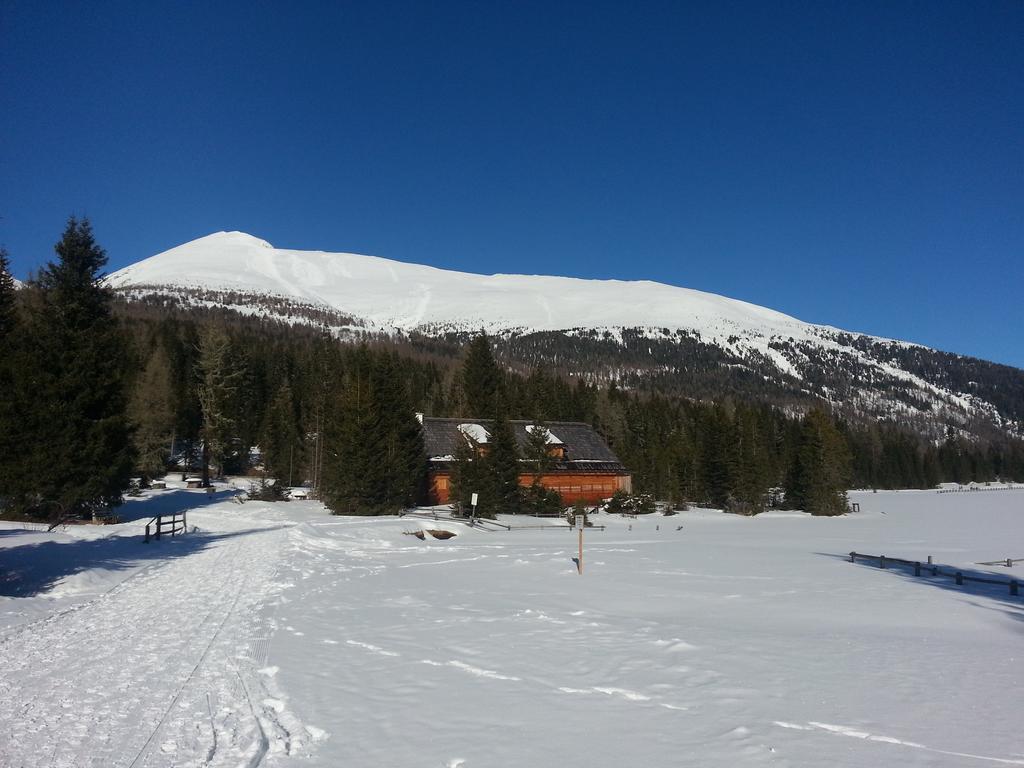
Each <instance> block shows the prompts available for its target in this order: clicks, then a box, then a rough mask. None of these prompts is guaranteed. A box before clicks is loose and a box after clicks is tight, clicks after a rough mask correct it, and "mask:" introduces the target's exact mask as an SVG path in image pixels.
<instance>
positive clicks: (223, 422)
mask: <svg viewBox="0 0 1024 768" xmlns="http://www.w3.org/2000/svg"><path fill="white" fill-rule="evenodd" d="M242 376H243V371H242V369H241V367H240V366H239V365H238V361H237V360H236V358H235V356H234V355H233V354H232V348H231V339H230V338H229V337H228V335H227V333H225V332H224V330H223V329H222V328H218V327H216V326H214V327H210V328H207V329H205V330H204V331H203V333H202V334H201V335H200V337H199V357H198V360H197V361H196V378H197V384H198V394H199V404H200V407H201V409H202V414H203V422H202V428H201V430H200V437H201V438H202V442H203V448H202V450H203V456H202V463H203V487H209V485H210V465H211V464H213V465H214V466H215V467H216V468H217V470H218V471H220V472H223V469H224V458H225V456H226V454H227V451H228V448H229V445H230V443H231V439H232V437H234V434H235V430H236V428H237V424H238V410H239V403H238V391H239V387H240V386H241V381H242Z"/></svg>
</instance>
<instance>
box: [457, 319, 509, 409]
mask: <svg viewBox="0 0 1024 768" xmlns="http://www.w3.org/2000/svg"><path fill="white" fill-rule="evenodd" d="M501 389H502V375H501V369H499V368H498V364H497V362H495V360H494V355H493V354H492V352H491V342H490V340H489V339H488V338H487V334H486V333H484V332H483V331H481V332H480V335H479V336H476V337H475V338H474V339H473V341H471V342H470V344H469V351H468V352H467V353H466V359H465V361H463V363H462V390H463V394H464V395H465V401H466V407H467V408H468V409H469V410H468V413H466V414H465V415H466V416H470V417H473V418H479V419H490V418H494V416H495V414H496V413H497V410H498V401H499V399H500V397H501Z"/></svg>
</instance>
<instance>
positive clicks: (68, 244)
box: [20, 218, 133, 515]
mask: <svg viewBox="0 0 1024 768" xmlns="http://www.w3.org/2000/svg"><path fill="white" fill-rule="evenodd" d="M56 252H57V256H58V258H57V260H56V261H53V262H50V263H49V264H47V266H46V267H45V268H44V269H43V270H42V272H41V273H40V275H39V278H38V280H37V281H36V283H35V286H34V299H35V300H34V301H33V302H31V311H30V316H29V320H28V325H27V329H26V335H27V345H26V354H25V355H24V357H23V374H24V375H25V376H26V381H27V382H28V383H29V386H30V387H31V394H32V401H31V403H30V407H29V408H28V409H27V410H26V412H25V414H24V424H25V430H26V434H30V435H31V436H32V440H31V441H29V442H28V444H27V445H25V446H24V447H23V448H24V451H25V452H26V456H25V461H24V462H23V463H22V466H21V468H20V471H21V472H22V473H23V475H22V478H23V480H25V481H26V482H27V483H29V489H28V494H27V495H28V496H29V497H30V498H29V499H27V501H29V502H31V501H34V502H36V503H37V505H40V506H39V507H37V508H42V505H48V506H47V507H46V509H47V512H49V513H50V514H51V515H53V514H54V510H57V509H60V510H63V511H64V512H65V513H67V514H76V513H82V512H88V511H94V510H96V509H97V508H99V507H103V506H107V505H111V504H115V503H117V502H118V501H119V500H120V498H121V496H122V494H123V493H124V491H125V490H126V489H127V488H128V484H129V478H130V475H131V470H132V463H133V452H132V446H131V440H130V428H129V423H128V419H127V415H126V390H125V379H126V371H125V362H124V361H125V360H126V358H127V355H126V341H125V339H124V337H123V335H122V332H121V329H120V327H119V324H118V322H117V321H116V319H115V318H114V317H113V314H112V310H111V304H112V294H111V292H110V290H109V289H107V288H106V287H104V285H103V283H102V269H103V267H104V266H105V265H106V263H107V258H106V254H105V253H104V251H103V249H102V248H100V247H99V245H97V243H96V241H95V238H94V237H93V233H92V227H91V226H90V224H89V222H88V220H82V221H81V222H79V221H77V220H75V219H74V218H71V219H70V220H69V221H68V225H67V228H66V229H65V230H64V235H63V237H62V238H61V240H60V242H58V243H57V245H56Z"/></svg>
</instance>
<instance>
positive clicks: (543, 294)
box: [108, 232, 1024, 434]
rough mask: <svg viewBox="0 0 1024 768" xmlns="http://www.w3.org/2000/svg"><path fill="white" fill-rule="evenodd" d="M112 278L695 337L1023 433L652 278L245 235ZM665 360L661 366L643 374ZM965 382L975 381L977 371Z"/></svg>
mask: <svg viewBox="0 0 1024 768" xmlns="http://www.w3.org/2000/svg"><path fill="white" fill-rule="evenodd" d="M108 279H109V284H110V285H111V286H112V287H113V288H115V289H116V290H117V291H119V292H120V293H121V294H122V295H123V296H125V297H126V298H128V299H140V298H145V297H147V296H152V295H156V296H163V297H173V298H174V299H175V300H177V301H179V302H181V303H182V304H184V305H185V306H216V307H228V308H230V309H232V310H234V311H236V312H240V313H243V314H250V315H271V316H277V317H279V318H281V319H283V320H286V321H287V322H291V323H312V324H316V325H318V326H321V327H325V328H327V329H329V330H331V331H332V332H335V333H339V334H344V333H346V332H356V333H361V332H372V333H384V334H402V333H408V332H412V331H416V332H419V333H423V334H427V335H436V336H440V335H443V334H450V333H467V332H468V333H471V332H475V331H476V330H478V329H480V328H484V329H486V330H487V331H488V332H489V333H490V334H492V335H497V336H505V337H516V336H519V335H522V334H530V333H537V332H541V333H557V334H564V335H566V336H570V337H573V338H575V339H578V340H579V341H578V342H576V343H578V344H584V343H586V342H585V341H584V340H583V338H582V337H587V338H609V339H613V340H616V341H618V342H619V343H620V344H624V341H623V340H624V338H625V337H626V336H630V335H631V338H633V339H636V338H638V336H637V334H639V338H640V339H641V340H646V339H650V340H651V341H652V342H653V343H652V345H651V346H650V348H648V345H647V344H642V345H641V346H642V348H643V351H646V352H647V353H648V354H649V355H651V356H652V358H653V356H654V355H655V351H654V347H655V346H656V345H657V344H659V343H660V344H665V343H667V344H669V345H670V347H671V345H678V344H680V343H684V342H685V343H692V342H694V341H696V343H698V344H699V345H703V348H705V349H720V350H723V351H724V353H725V361H724V364H725V365H728V366H733V367H736V368H742V369H745V370H749V371H751V372H753V374H754V375H755V377H756V378H758V379H764V380H765V381H771V382H774V383H775V384H777V385H778V386H780V387H781V388H782V389H783V390H785V391H786V392H788V393H790V394H796V395H812V396H814V397H819V398H821V399H824V400H828V401H831V402H835V403H839V404H842V405H844V406H852V407H854V408H856V409H858V411H859V412H860V413H861V414H864V415H867V416H868V417H870V418H878V417H881V418H897V419H902V420H904V421H905V420H906V419H908V418H917V419H920V420H922V421H924V422H927V423H928V424H930V425H931V427H930V429H931V430H932V431H933V433H934V434H940V433H941V432H942V431H943V429H944V425H945V424H949V423H952V424H959V425H970V424H972V423H977V420H978V419H979V417H980V419H981V421H982V422H984V423H987V424H990V425H993V426H995V427H996V428H997V429H1005V430H1007V431H1011V432H1019V431H1021V424H1020V423H1019V422H1021V421H1022V418H1021V414H1022V413H1024V403H1016V402H1015V403H1012V404H1011V406H1010V407H1009V409H1007V408H1006V406H1005V404H1004V407H1003V410H1002V411H1001V410H1000V409H999V408H998V407H997V406H995V405H994V404H993V403H992V402H991V401H990V400H987V399H986V398H985V397H984V396H983V394H979V392H978V390H977V389H970V388H968V387H967V386H966V384H967V378H966V377H964V376H960V377H959V379H958V380H960V381H963V382H964V384H963V385H962V386H961V387H960V388H957V387H954V386H953V385H951V384H949V383H948V381H947V379H948V378H949V377H946V376H944V374H943V369H944V368H946V367H947V366H948V365H949V364H950V361H949V360H948V359H944V360H942V361H938V362H937V364H929V365H925V366H918V367H917V368H916V369H911V368H909V367H905V366H902V365H901V364H900V362H899V360H898V359H897V358H898V357H899V356H900V355H901V354H904V353H908V352H912V351H914V350H920V351H922V352H923V354H928V353H931V352H932V350H927V349H926V348H924V347H921V346H919V345H915V344H909V343H905V342H899V341H893V340H888V339H881V338H877V337H871V336H865V335H861V334H852V333H849V332H845V331H842V330H840V329H837V328H832V327H829V326H823V325H814V324H811V323H805V322H802V321H800V320H798V319H796V318H793V317H790V316H789V315H785V314H782V313H781V312H776V311H774V310H771V309H766V308H764V307H760V306H757V305H754V304H750V303H747V302H743V301H737V300H735V299H729V298H726V297H723V296H718V295H715V294H712V293H706V292H703V291H696V290H692V289H689V288H680V287H676V286H671V285H665V284H662V283H655V282H651V281H623V280H582V279H577V278H569V277H549V276H541V275H503V274H498V275H478V274H470V273H465V272H454V271H448V270H442V269H437V268H434V267H429V266H422V265H418V264H407V263H404V262H399V261H392V260H389V259H384V258H379V257H376V256H361V255H358V254H352V253H327V252H324V251H296V250H287V249H279V248H274V247H273V246H271V245H270V244H269V243H267V242H265V241H263V240H260V239H258V238H256V237H253V236H252V235H248V234H245V233H243V232H218V233H216V234H212V235H208V236H206V237H202V238H200V239H198V240H194V241H192V242H189V243H185V244H184V245H181V246H178V247H177V248H172V249H171V250H169V251H165V252H163V253H160V254H157V255H156V256H152V257H150V258H148V259H145V260H143V261H140V262H138V263H136V264H133V265H131V266H129V267H126V268H124V269H121V270H119V271H117V272H115V273H113V274H112V275H110V277H109V278H108ZM671 348H672V349H675V347H671ZM669 354H670V357H671V356H672V355H674V358H675V359H673V360H671V361H670V362H669V363H668V364H669V365H672V366H679V365H686V364H687V363H689V364H693V362H694V360H693V359H692V357H691V358H689V359H688V358H686V357H685V356H683V355H682V354H681V353H678V352H671V351H670V353H669ZM591 357H593V355H592V356H591ZM948 357H954V356H948ZM602 359H607V354H605V352H602ZM933 363H934V361H933ZM659 364H660V365H662V366H664V365H665V364H666V363H665V362H664V361H660V362H659V363H654V362H652V363H651V366H654V367H656V365H659ZM610 365H612V366H615V365H616V363H615V362H614V361H610ZM650 369H651V368H649V370H650ZM925 371H932V372H933V373H932V374H931V376H930V378H928V379H926V378H923V377H924V376H925V375H928V374H926V373H924V372H925ZM935 372H937V373H935ZM973 378H974V381H972V382H970V383H971V386H972V387H974V385H975V384H976V382H977V380H978V378H979V377H978V376H974V377H973ZM780 382H781V383H780ZM1022 382H1024V379H1022ZM989 384H992V382H989ZM999 386H1002V385H999V384H995V385H992V386H990V388H989V389H990V391H993V390H994V389H998V388H999ZM968 390H969V391H968ZM1001 391H1005V390H1001Z"/></svg>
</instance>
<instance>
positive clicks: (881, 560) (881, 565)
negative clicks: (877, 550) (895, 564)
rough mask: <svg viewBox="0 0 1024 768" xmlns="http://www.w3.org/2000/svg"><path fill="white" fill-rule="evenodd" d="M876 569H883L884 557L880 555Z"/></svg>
mask: <svg viewBox="0 0 1024 768" xmlns="http://www.w3.org/2000/svg"><path fill="white" fill-rule="evenodd" d="M878 567H879V568H885V555H882V556H881V557H880V558H878Z"/></svg>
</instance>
